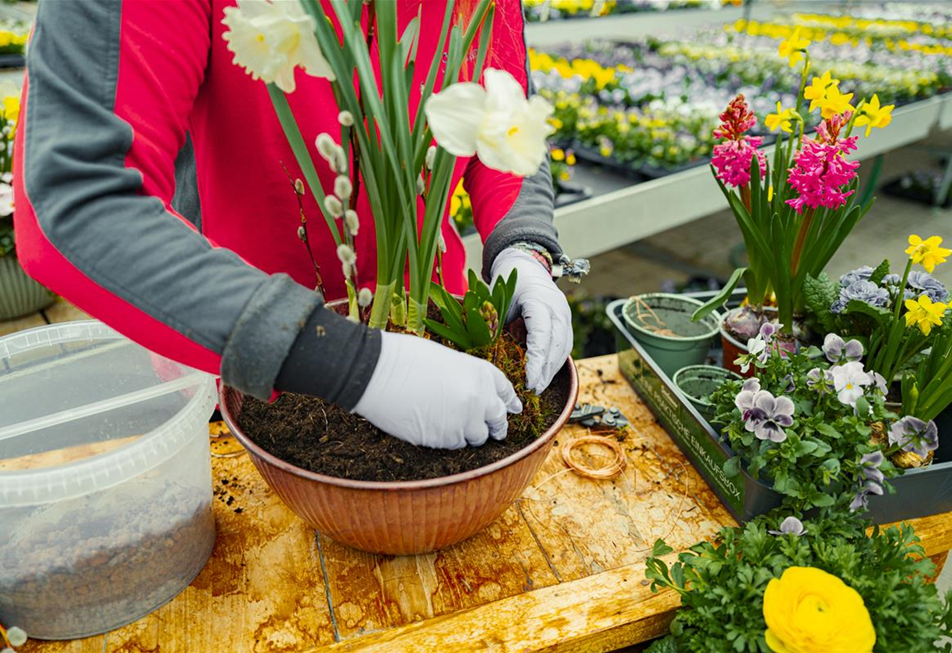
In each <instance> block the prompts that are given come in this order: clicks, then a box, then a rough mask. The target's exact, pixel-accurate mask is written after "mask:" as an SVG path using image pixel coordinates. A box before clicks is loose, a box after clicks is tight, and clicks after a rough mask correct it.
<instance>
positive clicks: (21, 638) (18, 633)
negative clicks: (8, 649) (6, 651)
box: [7, 626, 26, 646]
mask: <svg viewBox="0 0 952 653" xmlns="http://www.w3.org/2000/svg"><path fill="white" fill-rule="evenodd" d="M7 639H8V640H10V643H11V644H12V645H13V646H23V645H24V644H26V632H25V631H24V630H23V629H22V628H17V627H16V626H13V627H11V628H9V629H7Z"/></svg>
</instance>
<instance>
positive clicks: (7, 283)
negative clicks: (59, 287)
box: [0, 254, 55, 321]
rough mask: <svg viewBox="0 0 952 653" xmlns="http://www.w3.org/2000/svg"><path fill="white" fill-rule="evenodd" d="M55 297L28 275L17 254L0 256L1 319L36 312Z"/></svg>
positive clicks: (12, 318)
mask: <svg viewBox="0 0 952 653" xmlns="http://www.w3.org/2000/svg"><path fill="white" fill-rule="evenodd" d="M54 299H55V297H54V296H53V293H51V292H50V291H49V290H47V289H46V288H44V287H43V286H42V285H40V284H39V283H37V282H36V281H34V280H33V279H31V278H30V277H29V276H27V273H26V272H24V271H23V268H22V267H20V262H19V261H18V260H17V257H16V256H12V255H9V254H8V255H7V256H0V321H4V320H14V319H16V318H18V317H23V316H24V315H29V314H30V313H35V312H36V311H39V310H42V309H44V308H46V307H47V306H49V305H50V304H52V303H53V300H54Z"/></svg>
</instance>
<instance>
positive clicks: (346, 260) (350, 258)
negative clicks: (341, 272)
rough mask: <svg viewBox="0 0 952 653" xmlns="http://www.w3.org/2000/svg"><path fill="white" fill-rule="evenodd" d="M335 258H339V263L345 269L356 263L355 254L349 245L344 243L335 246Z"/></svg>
mask: <svg viewBox="0 0 952 653" xmlns="http://www.w3.org/2000/svg"><path fill="white" fill-rule="evenodd" d="M337 258H339V259H340V262H341V263H343V264H344V265H345V266H346V267H349V266H351V265H354V264H355V263H356V262H357V254H356V253H354V250H352V249H351V248H350V245H347V244H345V243H341V244H340V245H338V246H337Z"/></svg>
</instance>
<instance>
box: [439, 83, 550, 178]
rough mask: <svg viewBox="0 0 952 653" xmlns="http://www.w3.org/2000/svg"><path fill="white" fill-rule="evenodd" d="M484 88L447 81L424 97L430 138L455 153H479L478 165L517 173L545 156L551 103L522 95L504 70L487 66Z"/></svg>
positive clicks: (532, 168)
mask: <svg viewBox="0 0 952 653" xmlns="http://www.w3.org/2000/svg"><path fill="white" fill-rule="evenodd" d="M483 78H484V79H485V84H486V87H485V88H483V87H482V86H480V85H479V84H475V83H473V82H463V83H459V84H453V85H451V86H449V87H448V88H446V89H445V90H443V91H441V92H439V93H435V94H434V95H432V96H430V98H429V99H428V100H427V101H426V105H425V107H424V111H425V112H426V118H427V121H428V123H429V125H430V129H431V130H432V131H433V136H434V137H435V138H436V142H437V143H438V144H439V145H440V147H442V148H443V149H444V150H446V151H447V152H449V153H450V154H453V155H455V156H472V155H474V154H476V155H478V156H479V160H480V162H482V163H483V164H484V165H486V166H489V167H490V168H493V169H494V170H500V171H503V172H511V173H513V174H515V175H518V176H520V177H527V176H529V175H532V174H534V173H535V172H536V171H537V170H538V169H539V167H540V166H541V165H542V162H543V161H544V160H545V156H546V152H547V151H548V148H547V146H546V142H545V139H546V137H547V136H548V135H549V134H550V133H552V126H551V125H550V124H549V123H548V119H549V116H551V115H552V105H551V104H549V102H548V101H547V100H545V99H544V98H542V97H541V96H538V95H533V96H532V98H530V99H528V100H527V99H526V94H525V91H524V90H523V88H522V85H521V84H520V83H519V82H517V81H516V78H515V77H513V76H512V75H511V74H510V73H508V72H506V71H504V70H498V69H496V68H489V69H487V70H486V72H485V73H484V75H483Z"/></svg>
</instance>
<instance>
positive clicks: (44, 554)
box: [0, 321, 216, 639]
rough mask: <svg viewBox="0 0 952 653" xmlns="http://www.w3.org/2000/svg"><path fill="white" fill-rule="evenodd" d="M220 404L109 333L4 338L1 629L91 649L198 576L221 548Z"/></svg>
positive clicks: (67, 328) (93, 327) (84, 325)
mask: <svg viewBox="0 0 952 653" xmlns="http://www.w3.org/2000/svg"><path fill="white" fill-rule="evenodd" d="M215 394H216V388H215V382H214V379H213V377H211V376H209V375H207V374H204V373H202V372H197V371H195V370H193V369H191V368H188V367H184V366H182V365H179V364H177V363H174V362H172V361H169V360H167V359H164V358H162V357H160V356H156V355H154V354H151V353H150V352H148V351H147V350H145V349H143V348H142V347H140V346H138V345H136V344H135V343H133V342H132V341H130V340H127V339H126V338H123V337H122V336H120V335H119V334H118V333H116V332H115V331H113V330H112V329H110V328H108V327H106V326H105V325H103V324H101V323H99V322H94V321H84V322H71V323H67V324H60V325H54V326H46V327H40V328H37V329H31V330H29V331H23V332H20V333H17V334H15V335H12V336H8V337H6V338H0V405H2V410H0V525H2V528H0V622H3V623H4V624H5V625H7V626H19V627H21V628H23V629H24V630H26V632H27V633H28V634H29V635H30V637H35V638H38V639H74V638H79V637H87V636H90V635H95V634H99V633H103V632H106V631H109V630H112V629H114V628H118V627H119V626H122V625H125V624H127V623H130V622H132V621H135V620H137V619H139V618H141V617H143V616H145V615H146V614H148V613H149V612H151V611H153V610H155V609H156V608H158V607H159V606H161V605H163V604H165V603H167V602H168V601H170V600H171V599H172V598H174V597H175V596H176V595H177V594H178V593H179V592H181V591H182V590H183V589H184V588H185V587H186V586H187V585H188V584H189V583H190V582H191V581H192V579H194V578H195V576H196V575H198V572H199V571H201V569H202V567H204V565H205V563H206V562H207V561H208V558H209V556H210V555H211V550H212V547H213V546H214V543H215V520H214V516H213V514H212V483H211V458H210V452H209V444H208V418H209V416H210V415H211V413H212V411H213V410H214V407H215Z"/></svg>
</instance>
